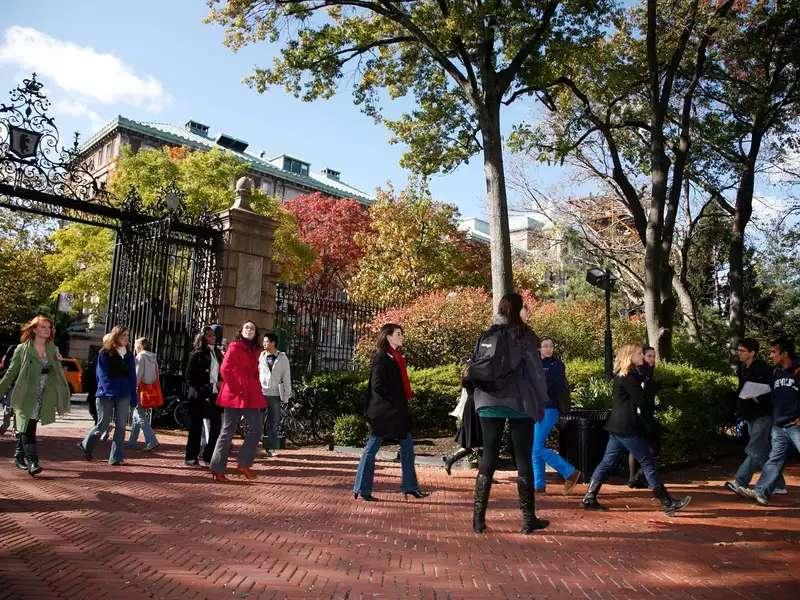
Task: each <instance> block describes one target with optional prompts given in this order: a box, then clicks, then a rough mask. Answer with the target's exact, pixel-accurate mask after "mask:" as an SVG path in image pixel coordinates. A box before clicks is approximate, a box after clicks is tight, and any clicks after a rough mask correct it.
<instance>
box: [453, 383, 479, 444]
mask: <svg viewBox="0 0 800 600" xmlns="http://www.w3.org/2000/svg"><path fill="white" fill-rule="evenodd" d="M455 440H456V442H458V444H459V446H461V447H462V448H483V435H482V434H481V422H480V420H479V419H478V413H476V412H475V398H474V397H473V395H472V394H469V395H468V396H467V403H466V404H465V405H464V415H463V418H462V419H461V428H460V429H459V430H458V433H457V434H456V438H455Z"/></svg>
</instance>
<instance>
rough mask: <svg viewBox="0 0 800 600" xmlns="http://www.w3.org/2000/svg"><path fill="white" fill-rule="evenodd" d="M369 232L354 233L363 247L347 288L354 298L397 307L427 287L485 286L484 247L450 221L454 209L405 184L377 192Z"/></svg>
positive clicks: (486, 270) (485, 260)
mask: <svg viewBox="0 0 800 600" xmlns="http://www.w3.org/2000/svg"><path fill="white" fill-rule="evenodd" d="M369 214H370V218H371V220H372V230H371V231H369V232H367V233H362V234H360V235H358V236H357V238H356V242H357V243H358V245H359V246H360V247H361V248H362V250H363V256H362V258H361V261H360V263H359V265H358V272H357V273H356V274H355V275H354V276H353V278H352V279H351V280H350V284H349V287H348V291H349V292H350V294H351V295H352V297H353V298H354V299H356V300H373V301H377V302H382V303H389V304H392V305H401V304H404V303H405V302H407V301H409V300H411V299H412V298H416V297H417V296H419V295H420V294H424V293H426V292H429V291H431V290H436V289H442V288H450V287H453V286H458V285H471V286H476V285H477V286H485V285H488V267H489V264H488V260H487V258H488V257H487V256H486V254H487V253H486V246H483V245H479V244H474V243H471V242H470V241H469V240H468V239H467V237H466V234H465V233H464V232H463V231H460V230H459V229H458V227H457V226H456V224H455V218H456V216H457V214H458V212H457V209H456V208H455V207H454V206H451V205H449V204H441V203H438V202H435V201H434V200H433V199H432V198H431V197H430V195H429V194H428V193H427V192H426V191H420V190H419V189H416V188H414V187H410V188H408V189H406V190H404V191H402V192H401V193H400V194H398V195H395V194H394V193H393V192H392V191H391V190H390V191H388V192H382V193H381V194H379V196H378V199H377V201H376V202H375V203H374V204H373V205H372V206H370V209H369Z"/></svg>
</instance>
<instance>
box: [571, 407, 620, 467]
mask: <svg viewBox="0 0 800 600" xmlns="http://www.w3.org/2000/svg"><path fill="white" fill-rule="evenodd" d="M609 414H611V410H610V409H607V408H604V409H599V410H595V409H588V408H576V409H573V410H571V411H570V412H569V413H567V414H566V415H561V419H560V421H559V425H560V431H559V435H558V451H559V454H561V456H563V457H564V458H566V459H567V460H568V461H569V462H570V463H572V465H573V466H574V467H575V468H576V469H579V470H580V472H581V481H582V482H584V483H585V482H588V481H589V479H590V478H591V477H592V473H593V472H594V469H595V467H596V466H597V465H598V464H599V463H600V460H601V459H602V458H603V454H604V453H605V451H606V444H608V432H607V431H606V430H605V429H603V425H604V424H605V422H606V419H608V415H609Z"/></svg>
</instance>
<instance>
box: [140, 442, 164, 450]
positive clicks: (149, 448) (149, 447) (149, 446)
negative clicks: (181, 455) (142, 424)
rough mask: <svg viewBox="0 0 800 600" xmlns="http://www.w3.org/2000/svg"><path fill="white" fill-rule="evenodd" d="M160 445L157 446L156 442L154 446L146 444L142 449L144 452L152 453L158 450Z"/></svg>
mask: <svg viewBox="0 0 800 600" xmlns="http://www.w3.org/2000/svg"><path fill="white" fill-rule="evenodd" d="M160 445H161V444H159V443H158V442H156V443H155V444H147V446H145V447H144V451H145V452H152V451H153V450H155V449H156V448H158V447H159V446H160Z"/></svg>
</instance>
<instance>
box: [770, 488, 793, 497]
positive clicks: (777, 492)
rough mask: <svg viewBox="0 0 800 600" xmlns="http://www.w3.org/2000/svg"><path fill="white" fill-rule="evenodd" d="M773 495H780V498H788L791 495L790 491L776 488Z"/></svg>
mask: <svg viewBox="0 0 800 600" xmlns="http://www.w3.org/2000/svg"><path fill="white" fill-rule="evenodd" d="M772 493H773V494H778V495H779V496H787V495H788V494H789V490H787V489H786V488H775V489H774V490H773V491H772Z"/></svg>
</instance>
